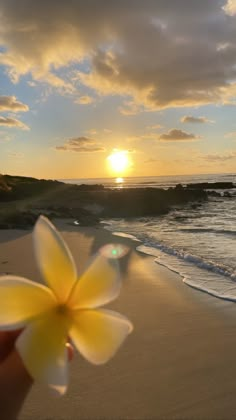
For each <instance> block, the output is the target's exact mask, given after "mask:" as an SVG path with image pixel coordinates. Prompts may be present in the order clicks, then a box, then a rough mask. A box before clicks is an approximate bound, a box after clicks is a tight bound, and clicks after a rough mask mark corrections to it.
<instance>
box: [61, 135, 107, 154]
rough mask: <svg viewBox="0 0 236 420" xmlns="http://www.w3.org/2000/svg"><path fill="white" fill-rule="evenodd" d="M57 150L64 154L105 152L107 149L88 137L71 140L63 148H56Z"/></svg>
mask: <svg viewBox="0 0 236 420" xmlns="http://www.w3.org/2000/svg"><path fill="white" fill-rule="evenodd" d="M55 150H58V151H63V152H78V153H85V152H86V153H87V152H90V153H91V152H104V151H105V148H104V147H103V146H101V145H100V144H99V143H96V141H95V140H92V139H89V138H88V137H75V138H72V139H69V140H66V142H65V143H64V144H63V145H61V146H56V147H55Z"/></svg>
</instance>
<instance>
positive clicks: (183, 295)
mask: <svg viewBox="0 0 236 420" xmlns="http://www.w3.org/2000/svg"><path fill="white" fill-rule="evenodd" d="M59 228H60V230H62V233H63V236H64V237H65V239H66V241H67V243H68V244H69V246H70V248H71V251H72V253H73V255H74V257H75V260H76V263H77V266H78V270H79V271H81V270H83V268H84V267H85V265H86V262H87V260H88V258H89V256H91V255H92V254H94V253H95V252H97V250H98V249H99V248H100V247H101V246H102V245H104V244H106V243H110V242H119V243H125V244H126V245H128V246H129V247H130V248H131V251H130V253H129V255H128V256H126V257H125V258H124V260H123V261H122V272H123V283H124V284H123V289H122V292H121V295H120V297H119V298H118V299H117V300H116V301H115V302H113V303H111V304H110V305H108V306H109V307H110V308H112V309H114V310H117V311H119V312H121V313H122V314H124V315H126V316H127V317H128V318H130V320H132V322H133V324H134V327H135V328H134V332H133V333H132V334H131V335H130V336H129V337H128V339H127V340H126V342H125V343H124V345H123V347H122V348H121V349H120V350H119V352H118V353H117V354H116V355H115V357H114V358H113V359H112V360H111V361H110V362H109V363H108V364H106V365H103V366H93V365H90V364H89V363H88V362H86V361H85V360H84V359H83V358H82V357H81V356H80V355H78V354H76V355H75V357H74V360H73V361H72V363H71V366H70V385H69V389H68V393H67V395H66V396H64V397H62V398H61V399H58V398H55V397H53V396H51V395H50V393H49V392H48V390H46V389H44V388H42V387H41V386H39V385H34V386H33V388H32V391H31V392H30V394H29V396H28V398H27V400H26V402H25V405H24V407H23V410H22V413H21V416H20V419H21V420H27V419H32V420H41V419H42V420H43V419H45V420H46V419H48V420H49V419H56V420H67V419H235V418H236V398H235V388H236V363H235V354H236V334H235V331H236V305H235V304H233V303H230V302H225V301H221V300H219V299H216V298H214V297H211V296H208V295H206V294H204V293H201V292H199V291H196V290H194V289H191V288H190V287H188V286H186V285H185V284H183V282H182V281H181V278H180V277H179V276H178V275H176V274H174V273H172V272H171V271H169V270H168V269H166V268H164V267H162V266H160V265H158V264H156V263H155V262H154V259H153V258H151V257H147V256H145V255H143V254H140V253H137V252H136V251H135V246H136V245H137V244H135V242H133V241H131V240H127V239H124V238H120V237H113V236H112V235H111V234H110V233H109V232H107V231H105V230H103V229H102V228H99V229H96V228H79V229H77V228H74V227H72V226H69V225H67V224H65V223H62V222H59ZM31 239H32V238H31V234H30V233H29V232H27V231H0V273H1V274H3V273H6V272H8V273H14V274H18V275H21V276H26V277H28V278H31V279H35V280H39V274H38V271H37V268H36V264H35V260H34V256H33V251H32V242H31Z"/></svg>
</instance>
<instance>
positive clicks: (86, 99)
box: [74, 95, 95, 105]
mask: <svg viewBox="0 0 236 420" xmlns="http://www.w3.org/2000/svg"><path fill="white" fill-rule="evenodd" d="M94 101H95V99H94V98H93V97H92V96H89V95H84V96H80V97H79V98H77V99H75V101H74V103H75V104H80V105H89V104H92V103H93V102H94Z"/></svg>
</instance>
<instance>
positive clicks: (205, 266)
mask: <svg viewBox="0 0 236 420" xmlns="http://www.w3.org/2000/svg"><path fill="white" fill-rule="evenodd" d="M109 230H110V227H109ZM114 234H116V235H117V234H118V235H119V236H124V237H129V238H130V239H133V240H136V241H139V242H141V241H140V239H139V238H138V237H136V236H134V235H130V234H127V233H125V232H114ZM142 239H143V241H142V244H141V245H138V246H137V247H136V250H137V251H139V252H142V253H144V254H146V255H150V256H153V257H154V258H155V262H156V263H157V264H159V265H162V266H165V267H166V268H168V269H169V270H171V271H173V272H175V273H176V274H178V275H180V276H181V277H182V280H183V282H184V283H185V284H186V285H188V286H190V287H192V288H195V289H197V290H199V291H202V292H205V293H208V294H210V295H212V296H215V297H217V298H220V299H225V300H230V301H236V272H232V271H230V270H229V269H228V268H227V267H225V266H223V265H219V264H216V263H214V262H212V261H206V260H204V259H203V258H200V257H198V256H196V255H192V254H190V253H188V252H185V251H178V250H176V249H174V248H172V247H170V246H166V245H163V244H160V243H157V242H155V244H153V243H152V242H151V241H147V240H144V238H142Z"/></svg>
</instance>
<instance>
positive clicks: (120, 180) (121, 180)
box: [115, 178, 124, 184]
mask: <svg viewBox="0 0 236 420" xmlns="http://www.w3.org/2000/svg"><path fill="white" fill-rule="evenodd" d="M115 182H116V184H123V182H124V178H116V181H115Z"/></svg>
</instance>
